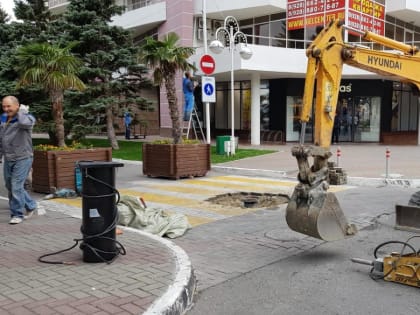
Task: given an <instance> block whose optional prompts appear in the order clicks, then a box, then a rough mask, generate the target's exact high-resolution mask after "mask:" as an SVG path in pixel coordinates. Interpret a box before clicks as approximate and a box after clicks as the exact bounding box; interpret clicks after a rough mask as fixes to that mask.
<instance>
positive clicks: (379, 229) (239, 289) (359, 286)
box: [188, 186, 420, 315]
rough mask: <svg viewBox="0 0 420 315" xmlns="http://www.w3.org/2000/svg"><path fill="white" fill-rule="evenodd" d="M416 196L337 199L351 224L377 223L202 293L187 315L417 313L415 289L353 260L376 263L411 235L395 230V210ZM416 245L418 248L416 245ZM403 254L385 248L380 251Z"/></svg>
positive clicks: (380, 192)
mask: <svg viewBox="0 0 420 315" xmlns="http://www.w3.org/2000/svg"><path fill="white" fill-rule="evenodd" d="M413 192H414V189H406V188H402V187H390V186H386V187H385V186H384V187H373V188H372V187H370V188H367V187H358V188H356V189H351V190H346V191H343V192H340V193H337V197H338V198H339V200H340V203H341V205H342V207H343V209H344V211H345V213H346V216H347V217H348V218H349V219H355V218H361V217H364V216H373V217H376V219H374V220H373V222H372V224H371V225H369V226H367V227H366V228H364V229H363V230H361V231H359V233H358V234H357V236H355V237H352V238H349V239H346V240H343V241H336V242H328V243H321V244H319V245H318V246H316V247H315V248H313V249H309V250H306V251H302V252H300V253H298V254H296V255H293V256H289V257H287V258H279V259H278V260H277V261H274V262H273V263H270V264H267V265H265V266H262V267H259V268H256V269H254V270H250V271H249V272H246V273H243V274H240V275H238V276H237V277H235V278H232V279H229V280H227V281H225V282H223V283H220V284H217V285H214V286H212V287H209V288H206V289H204V290H202V291H200V292H199V293H198V295H197V296H196V298H195V304H194V306H193V308H192V309H191V310H190V311H189V312H188V314H189V315H201V314H208V315H212V314H238V315H239V314H241V315H247V314H296V315H298V314H299V315H300V314H340V315H341V314H352V315H353V314H372V315H376V314H377V315H380V314H381V315H382V314H419V312H420V305H419V304H418V303H417V299H418V292H419V291H418V289H417V288H414V287H410V286H405V285H401V284H397V283H392V282H385V281H383V280H378V281H374V280H372V279H371V278H370V277H369V270H370V267H369V266H366V265H359V264H355V263H352V262H351V261H350V258H352V257H358V258H364V259H372V260H373V251H374V249H375V247H376V246H377V245H379V244H381V243H383V242H385V241H390V240H401V241H405V240H406V239H408V237H410V236H412V235H414V233H409V232H405V231H398V230H395V229H394V223H395V215H394V206H395V204H397V203H403V204H406V203H407V201H408V199H409V197H410V196H411V194H412V193H413ZM283 215H284V213H279V220H281V217H282V216H283ZM255 224H258V222H255ZM413 244H416V246H415V248H419V247H420V241H416V242H413ZM400 249H401V247H400V246H399V245H398V246H397V247H392V248H391V247H385V248H384V251H383V252H382V253H383V254H385V253H389V252H390V251H393V250H395V251H399V250H400ZM226 259H229V258H228V257H227V258H226Z"/></svg>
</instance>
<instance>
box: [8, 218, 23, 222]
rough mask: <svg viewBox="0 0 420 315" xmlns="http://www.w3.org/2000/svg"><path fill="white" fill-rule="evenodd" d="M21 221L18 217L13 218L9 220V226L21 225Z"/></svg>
mask: <svg viewBox="0 0 420 315" xmlns="http://www.w3.org/2000/svg"><path fill="white" fill-rule="evenodd" d="M22 221H23V219H22V218H19V217H13V218H11V219H10V221H9V224H19V223H22Z"/></svg>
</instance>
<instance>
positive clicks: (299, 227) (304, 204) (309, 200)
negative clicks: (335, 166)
mask: <svg viewBox="0 0 420 315" xmlns="http://www.w3.org/2000/svg"><path fill="white" fill-rule="evenodd" d="M292 154H293V155H294V156H295V157H296V159H297V162H298V166H299V175H298V180H299V183H298V184H297V185H296V188H295V190H294V192H293V194H292V197H291V198H290V201H289V204H288V205H287V208H286V221H287V224H288V225H289V227H290V228H291V229H292V230H294V231H296V232H299V233H303V234H306V235H309V236H312V237H316V238H319V239H321V240H325V241H335V240H340V239H344V238H346V237H349V236H353V235H354V234H356V233H357V229H356V227H355V226H354V225H353V224H349V223H348V222H347V219H346V217H345V216H344V213H343V211H342V210H341V207H340V204H339V203H338V200H337V198H336V196H335V195H334V194H333V193H330V192H327V190H328V187H329V184H328V181H327V176H328V166H327V161H328V158H329V157H330V156H331V153H330V152H329V151H328V150H325V149H323V148H319V147H314V146H302V145H299V146H295V147H293V148H292ZM308 157H313V160H314V164H313V166H309V163H308Z"/></svg>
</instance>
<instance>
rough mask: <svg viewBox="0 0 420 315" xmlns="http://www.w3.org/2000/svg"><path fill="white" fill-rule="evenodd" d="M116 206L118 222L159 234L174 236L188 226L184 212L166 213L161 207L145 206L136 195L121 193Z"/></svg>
mask: <svg viewBox="0 0 420 315" xmlns="http://www.w3.org/2000/svg"><path fill="white" fill-rule="evenodd" d="M117 208H118V216H119V218H118V224H120V225H123V226H129V227H132V228H135V229H139V230H142V231H146V232H149V233H152V234H157V235H159V236H164V235H166V236H167V237H169V238H175V237H178V236H181V235H184V234H185V232H186V231H187V230H188V229H189V228H190V224H189V223H188V219H187V217H186V216H185V215H184V214H180V213H174V214H167V213H165V212H164V211H163V210H161V209H155V208H149V207H146V206H145V205H144V204H143V203H142V202H141V201H140V199H139V198H138V197H135V196H128V195H122V196H121V197H120V202H119V203H118V204H117Z"/></svg>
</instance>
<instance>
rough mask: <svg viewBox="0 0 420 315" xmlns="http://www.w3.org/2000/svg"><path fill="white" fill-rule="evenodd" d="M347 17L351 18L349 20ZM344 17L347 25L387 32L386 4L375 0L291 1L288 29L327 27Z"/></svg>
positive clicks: (382, 32)
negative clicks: (333, 21)
mask: <svg viewBox="0 0 420 315" xmlns="http://www.w3.org/2000/svg"><path fill="white" fill-rule="evenodd" d="M346 17H347V19H346ZM336 19H341V20H345V19H346V22H347V25H348V26H350V27H352V28H355V29H358V30H363V31H372V32H374V33H377V34H381V35H383V34H384V29H385V23H384V20H385V6H384V5H382V4H380V3H378V2H376V1H374V0H348V7H347V8H346V1H345V0H288V1H287V29H288V30H289V31H291V30H298V29H302V28H305V27H313V26H320V25H321V26H325V25H327V24H328V23H329V22H330V21H332V20H336Z"/></svg>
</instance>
